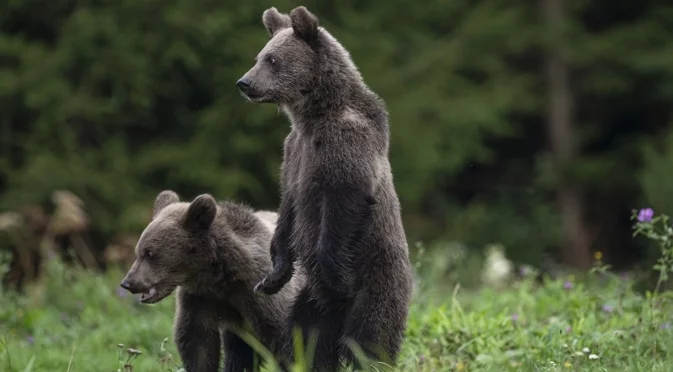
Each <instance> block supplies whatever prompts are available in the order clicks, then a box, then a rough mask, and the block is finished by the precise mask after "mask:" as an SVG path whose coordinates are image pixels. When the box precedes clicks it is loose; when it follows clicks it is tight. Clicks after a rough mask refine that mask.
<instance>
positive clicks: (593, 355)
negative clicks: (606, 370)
mask: <svg viewBox="0 0 673 372" xmlns="http://www.w3.org/2000/svg"><path fill="white" fill-rule="evenodd" d="M589 359H591V360H596V359H598V355H596V354H589Z"/></svg>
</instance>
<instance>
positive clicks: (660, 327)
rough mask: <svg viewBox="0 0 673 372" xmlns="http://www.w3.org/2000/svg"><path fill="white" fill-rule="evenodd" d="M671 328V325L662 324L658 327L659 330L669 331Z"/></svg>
mask: <svg viewBox="0 0 673 372" xmlns="http://www.w3.org/2000/svg"><path fill="white" fill-rule="evenodd" d="M669 328H671V323H664V324H662V325H660V326H659V329H669Z"/></svg>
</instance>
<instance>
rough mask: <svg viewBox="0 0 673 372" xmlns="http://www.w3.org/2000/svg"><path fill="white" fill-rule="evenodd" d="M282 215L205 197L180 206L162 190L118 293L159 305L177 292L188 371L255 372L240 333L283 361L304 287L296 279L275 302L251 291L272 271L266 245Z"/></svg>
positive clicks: (180, 345) (179, 339) (177, 333)
mask: <svg viewBox="0 0 673 372" xmlns="http://www.w3.org/2000/svg"><path fill="white" fill-rule="evenodd" d="M276 220H277V214H276V213H275V212H269V211H257V212H255V211H253V210H251V209H250V208H248V207H247V206H245V205H241V204H238V203H234V202H221V203H217V202H216V201H215V199H213V197H212V196H210V195H208V194H203V195H200V196H198V197H197V198H195V199H194V201H192V202H191V203H185V202H180V200H179V197H178V195H177V194H176V193H175V192H173V191H162V192H161V193H159V195H157V198H156V200H155V203H154V215H153V217H152V221H151V222H150V224H149V225H148V226H147V227H146V228H145V231H143V233H142V235H141V236H140V240H139V241H138V245H137V246H136V249H135V251H136V252H135V253H136V260H135V262H134V263H133V266H131V269H130V270H129V272H128V273H127V274H126V277H125V278H124V280H122V282H121V286H122V287H123V288H125V289H127V290H128V291H130V292H131V293H142V294H143V295H142V297H141V302H143V303H148V304H152V303H157V302H159V301H161V300H163V299H164V298H166V297H167V296H168V295H170V294H171V293H172V292H173V291H174V290H175V289H176V288H177V309H176V313H175V326H174V327H175V328H174V339H175V343H176V345H177V349H178V352H179V353H180V357H181V359H182V362H183V364H184V367H185V369H186V371H187V372H211V371H212V372H215V371H218V370H220V367H219V366H220V353H221V351H222V348H224V354H225V356H224V371H225V372H243V371H247V372H251V371H255V370H259V368H257V367H258V366H259V363H261V361H262V360H261V359H260V358H259V355H257V354H256V352H255V351H254V350H253V348H252V347H250V346H249V345H248V344H247V343H246V342H245V341H244V340H243V339H242V338H241V337H239V334H240V332H241V331H243V332H247V333H248V334H250V335H252V336H253V337H255V338H256V339H257V340H258V341H259V342H261V343H262V345H264V346H265V347H266V348H268V349H270V350H271V351H272V352H276V355H277V356H280V357H281V358H279V359H281V360H282V359H283V358H282V355H281V354H279V353H280V351H281V349H282V347H284V346H285V344H286V342H285V341H284V339H283V337H287V334H288V332H287V330H285V329H284V327H285V326H286V319H287V316H288V314H289V313H290V309H291V306H292V303H293V301H294V299H295V297H296V295H297V293H298V289H299V288H300V287H303V286H304V285H305V284H304V279H303V275H301V274H300V275H298V276H297V275H295V277H294V278H292V281H290V282H289V283H288V285H286V286H285V287H284V288H283V290H281V291H280V292H279V293H278V294H277V295H276V296H269V297H261V296H257V295H255V293H254V292H253V288H254V286H255V284H257V283H258V282H259V281H260V280H262V278H264V276H265V275H267V274H268V273H270V272H271V271H272V269H273V267H272V264H271V259H270V257H269V246H270V243H271V237H272V236H273V231H274V228H275V225H276Z"/></svg>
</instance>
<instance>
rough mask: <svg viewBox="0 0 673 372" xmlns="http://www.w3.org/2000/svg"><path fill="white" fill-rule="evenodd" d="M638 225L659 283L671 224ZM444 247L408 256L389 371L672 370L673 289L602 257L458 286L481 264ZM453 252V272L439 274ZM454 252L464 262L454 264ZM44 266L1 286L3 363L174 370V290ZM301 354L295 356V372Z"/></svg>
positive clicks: (53, 263) (16, 369)
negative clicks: (162, 294) (31, 280)
mask: <svg viewBox="0 0 673 372" xmlns="http://www.w3.org/2000/svg"><path fill="white" fill-rule="evenodd" d="M637 226H638V229H639V231H640V232H641V233H643V234H644V235H645V236H647V237H649V238H651V239H654V240H656V241H659V242H661V247H662V258H661V260H660V262H659V265H660V266H657V268H656V269H662V268H663V270H660V273H662V274H661V275H663V276H662V278H661V280H662V281H663V280H665V279H666V274H667V272H668V271H670V258H671V252H670V243H669V241H670V239H669V238H667V237H669V236H670V235H671V234H672V233H673V231H671V229H670V228H668V227H667V226H668V222H667V221H666V219H665V216H663V217H661V216H657V217H655V219H654V220H652V221H648V222H645V223H638V224H637ZM447 250H448V248H447V249H444V250H442V249H434V250H428V253H423V252H425V251H424V250H423V249H420V250H419V251H418V252H421V254H418V253H417V254H415V255H414V261H415V263H416V267H417V272H418V277H417V283H416V284H417V287H416V289H417V291H416V298H415V300H414V303H413V306H412V308H411V313H410V316H409V321H408V330H407V338H406V341H405V344H404V350H403V353H402V355H401V357H400V359H399V365H398V366H397V368H396V370H399V371H669V370H672V369H673V363H672V362H671V361H670V358H669V356H670V353H671V351H673V326H672V323H671V321H672V320H673V306H671V302H670V300H669V298H670V297H671V294H672V293H671V292H667V291H659V292H658V294H656V295H652V294H651V293H650V292H640V291H636V290H635V289H634V283H635V281H634V278H632V277H628V276H624V275H616V274H613V273H611V272H610V271H609V270H607V269H608V268H607V267H606V266H605V265H603V264H602V263H601V262H600V254H598V255H597V258H598V259H599V260H598V262H597V263H596V266H595V268H594V269H593V270H592V272H591V273H589V274H587V275H583V277H582V279H580V278H579V276H577V277H574V276H573V275H570V274H567V275H566V274H562V275H560V276H558V277H556V278H555V279H553V280H552V279H549V278H546V279H543V280H541V281H540V280H536V279H535V276H536V273H535V271H534V270H533V269H530V268H529V269H526V270H523V269H522V270H520V272H516V273H511V274H510V275H509V277H508V278H509V279H507V280H504V279H502V277H500V278H497V277H496V278H495V279H496V280H494V282H496V283H500V285H495V284H494V285H480V286H468V287H469V288H462V287H461V284H458V283H459V281H458V280H456V278H457V277H459V276H460V275H463V274H464V275H465V276H469V273H472V274H474V273H475V272H480V274H479V275H484V273H486V272H487V271H488V270H489V264H488V262H489V260H488V259H487V260H486V261H485V263H475V262H476V261H474V260H471V259H467V258H465V257H466V256H465V255H450V254H447ZM415 251H416V250H415ZM429 252H435V253H434V254H430V253H429ZM456 257H458V258H456ZM461 257H462V258H461ZM451 260H453V261H454V262H453V266H456V267H461V269H455V270H447V269H446V267H447V265H446V262H448V261H451ZM459 260H464V261H462V262H458V265H456V263H457V261H459ZM442 262H444V263H445V264H441V263H442ZM491 265H492V263H491ZM497 265H500V266H499V267H500V268H502V267H503V266H502V265H503V264H502V262H501V263H496V265H495V269H497V267H498V266H497ZM505 266H506V265H505ZM495 269H494V268H491V269H490V270H495ZM45 270H46V275H44V277H43V279H42V280H41V281H39V282H38V283H35V284H34V285H31V286H30V287H29V288H28V290H27V291H26V292H25V293H22V294H20V295H19V294H15V293H12V292H9V291H2V292H1V294H0V335H1V336H0V370H2V371H8V372H22V371H87V372H89V371H91V372H98V371H100V372H112V371H180V368H181V366H180V360H179V357H178V354H177V351H176V349H175V345H174V343H173V341H172V320H173V309H174V297H173V296H171V297H169V298H167V299H166V300H164V301H163V302H161V303H159V304H157V305H152V306H148V305H143V304H140V303H139V302H138V301H137V299H136V298H135V297H133V296H131V295H129V294H127V293H126V292H124V291H122V290H121V289H120V288H119V285H118V283H119V281H120V279H121V278H122V277H123V274H124V271H123V269H122V268H116V269H111V270H109V271H107V272H106V273H104V274H100V273H91V272H87V271H85V270H82V269H76V268H72V267H66V266H65V265H64V264H63V263H62V262H60V261H59V260H56V259H53V260H50V261H48V262H46V264H45ZM461 270H462V271H461ZM447 271H451V274H447ZM484 277H487V276H484ZM473 281H474V280H473ZM305 361H306V358H302V360H301V361H299V362H298V363H297V369H296V370H297V371H302V370H303V367H304V363H302V362H305ZM372 368H373V370H383V369H385V366H382V365H376V364H373V365H372Z"/></svg>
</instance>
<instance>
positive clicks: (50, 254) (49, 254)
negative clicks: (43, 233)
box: [47, 249, 56, 261]
mask: <svg viewBox="0 0 673 372" xmlns="http://www.w3.org/2000/svg"><path fill="white" fill-rule="evenodd" d="M47 259H48V260H49V261H53V260H55V259H56V253H54V251H52V250H51V249H50V250H49V251H47Z"/></svg>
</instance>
